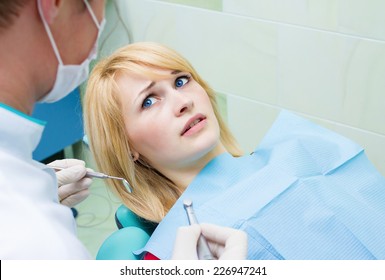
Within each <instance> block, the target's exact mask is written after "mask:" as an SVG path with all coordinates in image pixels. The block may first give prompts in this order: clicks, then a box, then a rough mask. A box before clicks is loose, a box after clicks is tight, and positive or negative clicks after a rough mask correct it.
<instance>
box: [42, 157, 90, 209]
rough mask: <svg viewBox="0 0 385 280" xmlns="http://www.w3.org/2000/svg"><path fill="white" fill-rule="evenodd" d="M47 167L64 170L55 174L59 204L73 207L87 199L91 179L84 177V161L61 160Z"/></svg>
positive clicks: (85, 169)
mask: <svg viewBox="0 0 385 280" xmlns="http://www.w3.org/2000/svg"><path fill="white" fill-rule="evenodd" d="M48 165H49V166H56V167H62V168H65V169H63V170H60V171H57V172H56V177H57V181H58V185H59V186H58V187H59V189H58V193H59V200H60V203H61V204H63V205H66V206H68V207H73V206H75V205H76V204H78V203H80V202H82V201H83V200H84V199H86V198H87V197H88V195H89V194H90V192H89V187H90V185H91V183H92V179H91V178H86V177H84V176H85V175H86V172H87V168H86V167H85V162H84V161H82V160H78V159H62V160H55V161H53V162H51V163H49V164H48Z"/></svg>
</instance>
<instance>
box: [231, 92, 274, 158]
mask: <svg viewBox="0 0 385 280" xmlns="http://www.w3.org/2000/svg"><path fill="white" fill-rule="evenodd" d="M279 111H280V109H279V108H275V107H271V106H268V105H264V104H260V103H256V102H253V101H252V100H248V99H245V98H238V97H235V96H228V97H227V118H228V124H229V127H230V130H231V131H232V132H233V134H234V136H235V138H236V139H237V140H238V143H239V144H240V146H241V148H242V149H243V151H244V152H245V153H246V154H247V153H251V152H253V151H254V150H255V149H256V148H257V146H258V145H259V143H260V141H261V140H262V138H263V137H264V136H265V134H266V132H267V131H268V130H269V128H270V127H271V125H272V124H273V122H274V120H275V119H276V117H277V115H278V113H279Z"/></svg>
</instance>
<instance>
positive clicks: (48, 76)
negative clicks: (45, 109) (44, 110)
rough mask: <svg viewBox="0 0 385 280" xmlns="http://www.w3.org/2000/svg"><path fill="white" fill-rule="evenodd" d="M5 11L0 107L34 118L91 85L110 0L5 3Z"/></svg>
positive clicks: (1, 6) (0, 22)
mask: <svg viewBox="0 0 385 280" xmlns="http://www.w3.org/2000/svg"><path fill="white" fill-rule="evenodd" d="M0 10H1V11H0V59H1V61H2V63H1V65H0V76H1V78H0V90H1V91H0V102H1V103H4V104H6V105H8V106H10V107H12V108H14V109H16V110H19V111H21V112H23V113H26V114H31V113H32V110H33V106H34V104H35V102H55V101H57V100H59V99H61V98H63V97H65V96H66V95H67V94H69V93H70V92H71V91H72V90H74V89H75V88H76V87H77V86H79V85H80V84H81V83H83V82H84V81H85V80H86V78H87V77H88V72H89V63H90V61H91V60H92V59H94V58H95V57H96V50H97V41H98V38H99V36H100V33H101V32H102V30H103V26H104V10H105V0H14V1H1V3H0Z"/></svg>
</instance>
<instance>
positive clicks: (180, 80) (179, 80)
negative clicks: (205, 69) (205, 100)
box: [175, 76, 190, 88]
mask: <svg viewBox="0 0 385 280" xmlns="http://www.w3.org/2000/svg"><path fill="white" fill-rule="evenodd" d="M189 80H190V78H189V77H187V76H182V77H179V78H177V79H176V80H175V86H176V87H177V88H180V87H183V86H184V85H185V84H187V83H188V81H189Z"/></svg>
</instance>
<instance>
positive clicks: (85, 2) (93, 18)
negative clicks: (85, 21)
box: [83, 0, 100, 30]
mask: <svg viewBox="0 0 385 280" xmlns="http://www.w3.org/2000/svg"><path fill="white" fill-rule="evenodd" d="M83 2H84V4H85V5H86V7H87V10H88V12H89V13H90V15H91V17H92V20H93V21H94V23H95V25H96V27H97V28H98V29H99V30H100V23H99V22H98V19H97V18H96V16H95V13H94V11H93V10H92V8H91V5H90V3H88V0H83Z"/></svg>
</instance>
